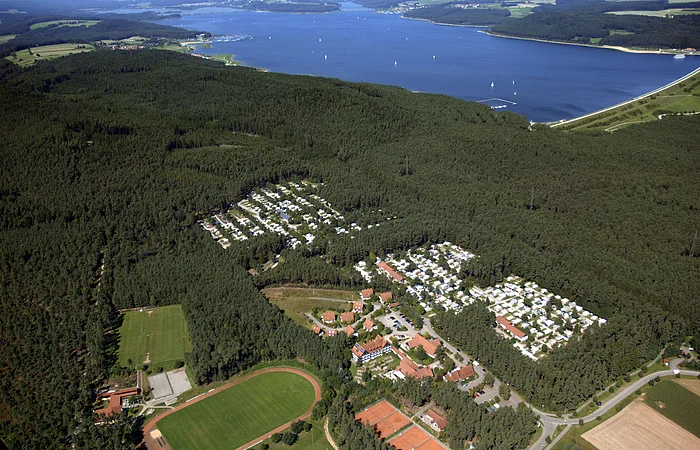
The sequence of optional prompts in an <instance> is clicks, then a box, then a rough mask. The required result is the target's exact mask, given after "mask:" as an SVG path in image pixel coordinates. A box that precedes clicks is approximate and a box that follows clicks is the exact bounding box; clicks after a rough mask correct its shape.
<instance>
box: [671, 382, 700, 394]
mask: <svg viewBox="0 0 700 450" xmlns="http://www.w3.org/2000/svg"><path fill="white" fill-rule="evenodd" d="M674 382H675V383H678V384H680V385H681V386H683V387H684V388H686V389H688V390H689V391H690V392H692V393H693V394H695V395H698V396H700V380H695V379H693V380H689V379H686V378H682V379H678V380H674Z"/></svg>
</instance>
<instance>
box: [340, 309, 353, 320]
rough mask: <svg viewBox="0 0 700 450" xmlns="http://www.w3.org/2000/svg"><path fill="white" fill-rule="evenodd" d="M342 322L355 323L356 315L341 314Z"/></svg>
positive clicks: (350, 313) (350, 312) (349, 313)
mask: <svg viewBox="0 0 700 450" xmlns="http://www.w3.org/2000/svg"><path fill="white" fill-rule="evenodd" d="M340 321H341V322H346V323H347V322H354V321H355V313H354V312H352V311H348V312H344V313H341V314H340Z"/></svg>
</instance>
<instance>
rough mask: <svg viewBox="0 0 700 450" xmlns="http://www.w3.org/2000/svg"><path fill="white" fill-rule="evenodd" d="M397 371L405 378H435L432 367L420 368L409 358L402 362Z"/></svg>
mask: <svg viewBox="0 0 700 450" xmlns="http://www.w3.org/2000/svg"><path fill="white" fill-rule="evenodd" d="M396 370H397V371H399V372H400V373H401V374H402V375H403V376H404V377H413V378H418V379H421V378H426V377H432V376H433V369H431V368H430V367H424V366H419V365H418V364H416V363H414V362H413V361H411V358H408V357H405V358H403V359H402V360H401V362H400V363H399V367H398V368H397V369H396Z"/></svg>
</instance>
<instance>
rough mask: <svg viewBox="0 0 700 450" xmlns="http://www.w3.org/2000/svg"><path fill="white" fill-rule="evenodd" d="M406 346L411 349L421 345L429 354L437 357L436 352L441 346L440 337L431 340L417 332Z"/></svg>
mask: <svg viewBox="0 0 700 450" xmlns="http://www.w3.org/2000/svg"><path fill="white" fill-rule="evenodd" d="M406 346H407V347H408V349H409V350H412V349H414V348H416V347H418V346H421V347H423V350H425V353H427V354H428V356H430V357H431V358H435V352H436V351H437V349H438V347H440V339H432V340H430V341H429V340H427V339H426V338H424V337H423V336H421V335H420V334H416V335H415V336H413V337H412V338H411V340H410V341H408V342H407V343H406Z"/></svg>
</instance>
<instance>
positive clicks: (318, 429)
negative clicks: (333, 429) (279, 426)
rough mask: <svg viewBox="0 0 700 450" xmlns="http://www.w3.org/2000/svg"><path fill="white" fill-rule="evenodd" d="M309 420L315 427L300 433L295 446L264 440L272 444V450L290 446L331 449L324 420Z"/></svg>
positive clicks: (307, 449) (318, 449) (311, 449)
mask: <svg viewBox="0 0 700 450" xmlns="http://www.w3.org/2000/svg"><path fill="white" fill-rule="evenodd" d="M307 422H311V424H312V425H313V429H312V430H311V431H309V432H302V433H301V434H299V440H298V441H296V443H295V444H294V446H293V447H289V446H288V445H286V444H283V443H281V442H279V443H277V444H275V443H274V442H272V440H271V439H266V440H265V441H263V442H265V443H266V444H267V445H269V446H270V450H290V448H292V449H299V450H302V449H303V450H329V449H330V448H331V444H329V443H328V441H327V440H326V433H325V431H323V423H324V420H318V421H313V420H307ZM253 448H258V447H253Z"/></svg>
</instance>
